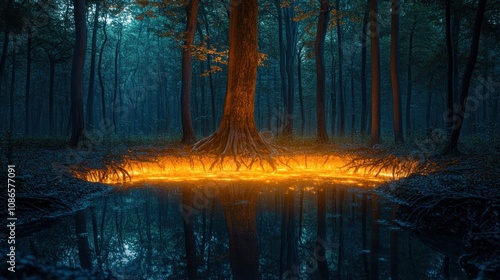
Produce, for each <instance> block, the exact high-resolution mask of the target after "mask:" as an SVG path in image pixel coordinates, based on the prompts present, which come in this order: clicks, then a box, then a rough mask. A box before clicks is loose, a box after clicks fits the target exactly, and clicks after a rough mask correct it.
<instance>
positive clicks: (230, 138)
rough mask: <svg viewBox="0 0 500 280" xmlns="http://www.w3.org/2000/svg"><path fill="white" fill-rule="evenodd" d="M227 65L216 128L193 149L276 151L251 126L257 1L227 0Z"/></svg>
mask: <svg viewBox="0 0 500 280" xmlns="http://www.w3.org/2000/svg"><path fill="white" fill-rule="evenodd" d="M230 7H231V13H230V23H229V65H228V78H227V92H226V100H225V103H224V111H223V114H222V120H221V122H220V125H219V128H218V129H217V131H215V132H214V133H213V134H212V135H211V136H209V137H208V138H205V139H202V140H200V141H199V142H198V143H196V144H195V145H194V147H193V150H194V151H198V152H209V153H216V154H218V155H219V156H221V157H223V156H225V155H234V156H236V155H240V156H250V157H254V156H256V155H257V156H264V157H268V159H269V156H272V155H274V154H276V153H277V150H276V148H274V147H273V146H272V145H270V144H268V143H267V141H265V140H264V139H263V138H262V136H261V135H260V134H259V131H258V130H257V127H256V125H255V117H254V100H255V84H256V81H257V65H258V44H257V43H258V24H257V19H258V3H257V0H246V1H240V0H231V2H230ZM271 163H272V162H271Z"/></svg>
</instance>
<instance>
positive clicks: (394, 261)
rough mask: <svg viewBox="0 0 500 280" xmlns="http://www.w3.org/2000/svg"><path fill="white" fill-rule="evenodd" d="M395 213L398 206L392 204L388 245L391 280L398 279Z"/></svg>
mask: <svg viewBox="0 0 500 280" xmlns="http://www.w3.org/2000/svg"><path fill="white" fill-rule="evenodd" d="M397 211H398V205H397V204H394V205H392V221H391V224H392V227H393V229H391V231H390V237H389V239H390V243H391V250H390V251H391V280H398V279H399V273H398V270H399V268H398V267H399V266H398V262H399V253H398V250H399V249H398V232H397V230H396V229H395V228H396V226H397V224H396V218H397Z"/></svg>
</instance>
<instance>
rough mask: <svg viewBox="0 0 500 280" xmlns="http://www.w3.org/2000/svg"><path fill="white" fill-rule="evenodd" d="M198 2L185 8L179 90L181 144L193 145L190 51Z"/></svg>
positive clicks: (192, 0)
mask: <svg viewBox="0 0 500 280" xmlns="http://www.w3.org/2000/svg"><path fill="white" fill-rule="evenodd" d="M198 3H199V0H190V1H189V3H188V5H187V6H186V15H187V16H186V18H187V23H186V33H185V35H184V36H185V38H184V45H183V48H182V88H181V116H182V143H193V142H194V141H195V140H196V137H195V135H194V129H193V123H192V121H191V83H192V68H191V49H192V45H193V42H194V33H195V32H196V18H197V15H198Z"/></svg>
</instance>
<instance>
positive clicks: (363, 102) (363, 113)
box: [361, 0, 370, 134]
mask: <svg viewBox="0 0 500 280" xmlns="http://www.w3.org/2000/svg"><path fill="white" fill-rule="evenodd" d="M369 11H370V0H367V3H366V7H365V13H364V15H363V32H362V34H361V134H365V133H366V130H367V129H366V127H367V125H366V121H367V118H368V116H367V101H366V48H367V44H366V37H367V36H366V34H367V32H368V31H367V26H368V13H369Z"/></svg>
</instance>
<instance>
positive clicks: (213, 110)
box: [203, 11, 217, 131]
mask: <svg viewBox="0 0 500 280" xmlns="http://www.w3.org/2000/svg"><path fill="white" fill-rule="evenodd" d="M203 17H204V18H205V32H206V33H207V48H208V49H211V48H212V45H211V44H210V28H209V27H208V17H207V12H206V11H205V12H204V13H203ZM207 68H208V70H211V69H212V59H211V56H210V54H207ZM208 78H209V83H210V103H211V105H212V131H215V129H216V125H217V124H216V118H215V111H216V108H215V90H214V81H213V76H212V72H210V74H209V76H208Z"/></svg>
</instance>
